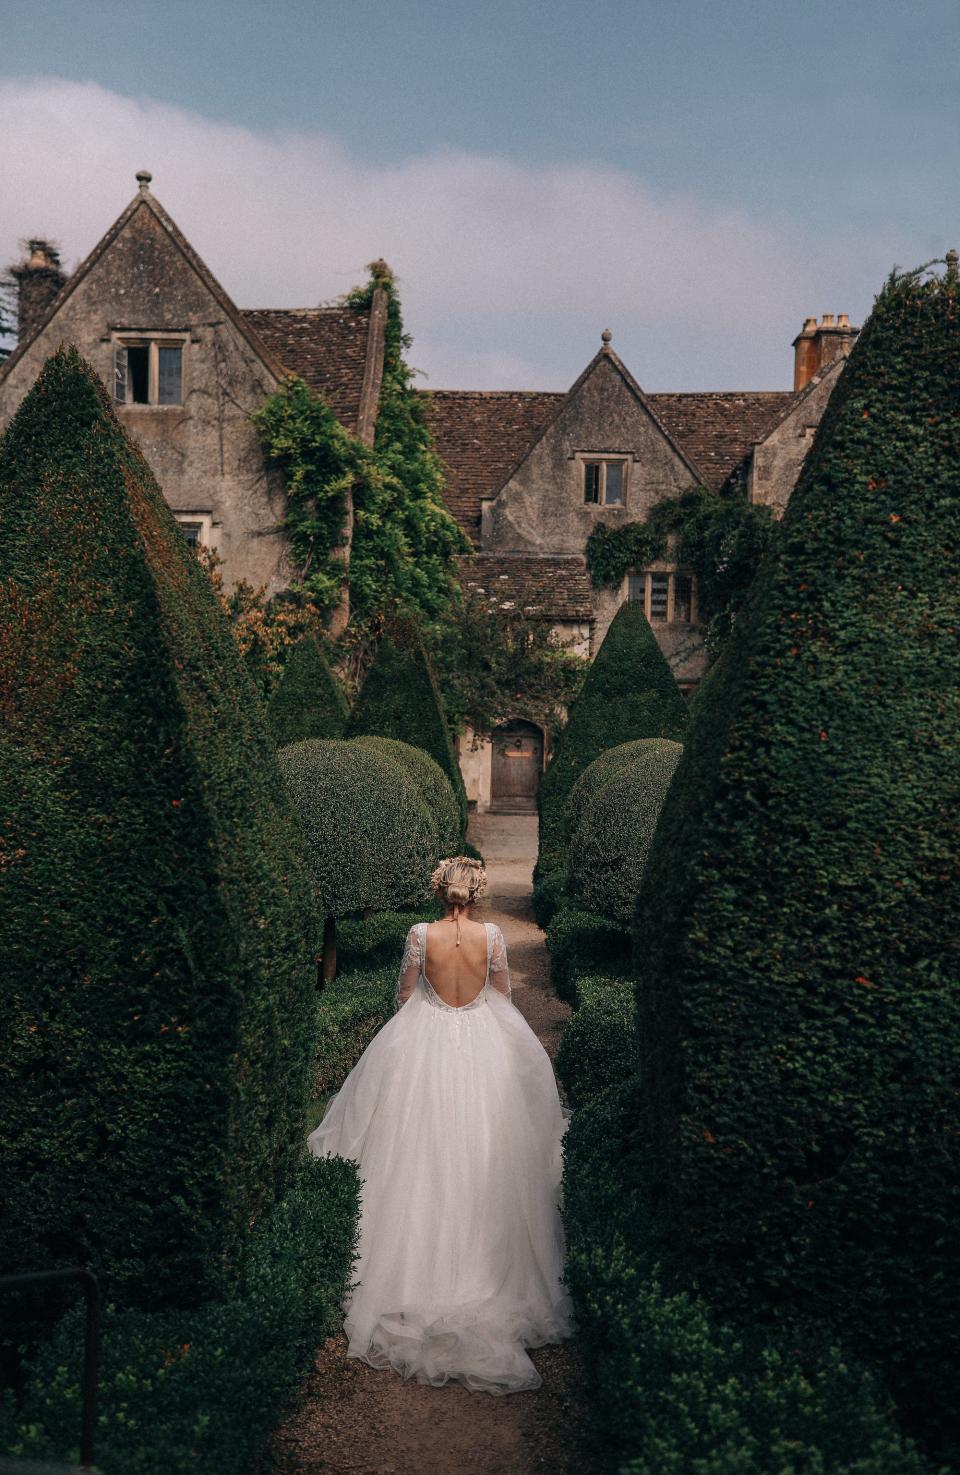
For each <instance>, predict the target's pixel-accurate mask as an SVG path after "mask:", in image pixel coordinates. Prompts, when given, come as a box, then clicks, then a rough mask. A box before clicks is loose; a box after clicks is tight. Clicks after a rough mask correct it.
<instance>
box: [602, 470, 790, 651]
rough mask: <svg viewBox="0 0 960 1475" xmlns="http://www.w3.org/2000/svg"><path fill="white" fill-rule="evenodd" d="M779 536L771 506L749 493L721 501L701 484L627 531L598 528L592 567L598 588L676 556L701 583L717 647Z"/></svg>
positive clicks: (701, 601) (704, 613)
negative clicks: (660, 560) (759, 567)
mask: <svg viewBox="0 0 960 1475" xmlns="http://www.w3.org/2000/svg"><path fill="white" fill-rule="evenodd" d="M775 531H776V524H775V523H774V522H773V519H772V516H771V512H770V508H769V507H765V506H760V505H757V504H755V503H753V502H749V501H748V500H747V498H746V495H745V494H744V493H743V492H741V491H734V492H732V493H730V494H729V495H727V496H718V495H717V493H716V492H709V491H707V490H706V489H705V488H704V487H694V488H692V489H691V490H690V491H688V492H684V493H683V494H682V496H680V497H676V498H671V499H670V500H668V501H665V502H660V503H658V505H657V506H656V507H654V508H653V510H652V511H651V513H650V515H649V516H648V518H647V520H646V522H642V523H639V522H631V523H626V524H625V525H624V526H623V527H621V528H608V527H606V526H605V525H604V524H603V523H600V524H598V525H597V527H595V528H594V530H593V532H592V533H591V534H590V537H589V538H588V539H587V547H586V556H587V567H588V568H589V570H590V577H591V580H592V582H593V585H594V587H595V588H602V587H604V586H609V585H616V584H619V582H620V581H621V579H622V578H623V577H624V575H625V574H626V573H627V572H628V571H629V570H630V569H634V568H643V567H644V565H646V564H649V563H653V562H655V561H656V560H657V559H661V558H665V557H666V556H667V554H668V552H669V554H670V556H671V559H673V560H675V561H676V562H677V563H678V564H682V565H683V566H684V567H686V568H689V569H691V570H692V572H693V574H694V577H695V578H696V581H697V605H698V608H699V611H700V616H701V619H702V620H703V623H704V624H705V625H706V641H707V644H708V646H711V647H713V648H716V646H717V645H719V644H721V643H722V641H723V640H724V639H725V637H726V635H727V634H728V633H729V630H730V627H731V625H732V622H733V619H734V617H735V615H736V613H737V611H738V610H739V609H740V607H741V606H742V604H743V601H744V599H745V597H746V593H747V589H748V588H749V587H750V584H751V582H752V580H753V576H754V574H755V572H756V570H757V566H758V565H759V563H760V559H761V558H762V556H763V554H764V552H765V551H766V549H767V548H768V547H769V545H770V543H771V541H772V539H773V537H774V534H775Z"/></svg>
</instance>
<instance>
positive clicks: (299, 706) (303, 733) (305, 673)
mask: <svg viewBox="0 0 960 1475" xmlns="http://www.w3.org/2000/svg"><path fill="white" fill-rule="evenodd" d="M349 715H350V708H349V707H348V705H347V699H346V697H345V696H344V693H343V688H342V686H341V685H340V683H339V681H338V680H337V678H336V677H335V676H334V674H333V672H332V671H331V670H330V667H329V665H328V663H327V658H326V656H325V655H324V653H323V649H322V647H321V645H320V642H319V641H318V640H317V638H316V636H314V635H304V636H303V637H302V638H301V639H300V640H298V641H297V643H296V645H295V646H294V648H293V650H292V651H291V652H290V654H289V655H288V656H287V660H286V664H285V665H284V668H283V671H282V673H281V676H280V680H279V682H278V683H277V686H276V689H275V691H274V693H273V695H272V696H271V698H270V702H269V705H268V707H267V717H268V719H269V722H270V730H271V731H272V733H273V738H274V742H275V743H276V745H277V747H278V748H283V747H286V745H287V744H288V743H300V742H303V741H304V740H305V739H306V738H338V737H340V736H341V735H342V733H343V729H344V727H345V726H346V723H347V718H348V717H349Z"/></svg>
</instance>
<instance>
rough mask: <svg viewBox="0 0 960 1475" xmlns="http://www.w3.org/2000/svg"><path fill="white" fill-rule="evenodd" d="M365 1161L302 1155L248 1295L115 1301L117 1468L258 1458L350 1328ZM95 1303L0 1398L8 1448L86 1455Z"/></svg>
mask: <svg viewBox="0 0 960 1475" xmlns="http://www.w3.org/2000/svg"><path fill="white" fill-rule="evenodd" d="M359 1189H360V1184H359V1179H358V1175H357V1169H356V1165H355V1164H354V1163H353V1162H349V1161H347V1160H345V1159H344V1158H323V1159H319V1158H309V1160H307V1159H306V1157H305V1156H304V1157H303V1158H301V1160H300V1163H299V1164H298V1169H297V1173H296V1177H295V1178H294V1184H293V1187H292V1188H291V1190H290V1192H289V1193H288V1194H287V1196H286V1198H285V1199H284V1200H283V1201H282V1202H281V1203H279V1204H277V1205H275V1206H274V1207H273V1209H272V1210H270V1211H269V1212H268V1213H267V1215H265V1218H264V1220H263V1221H261V1223H260V1224H258V1225H257V1227H256V1228H255V1229H254V1232H253V1235H252V1237H251V1241H250V1244H249V1249H248V1257H247V1263H246V1265H245V1267H244V1270H243V1274H242V1278H241V1281H240V1285H239V1290H238V1294H237V1295H236V1296H235V1297H233V1298H232V1299H230V1300H227V1301H220V1302H214V1303H209V1304H207V1305H206V1306H203V1307H201V1308H199V1309H193V1310H189V1311H140V1310H133V1309H121V1308H120V1307H118V1306H117V1305H116V1304H114V1303H111V1304H109V1305H108V1306H107V1307H106V1308H105V1310H104V1315H103V1319H102V1329H101V1340H100V1369H99V1371H100V1379H99V1390H98V1426H97V1449H96V1455H97V1468H98V1469H99V1470H102V1471H103V1475H157V1471H161V1470H162V1471H163V1472H164V1475H187V1472H190V1475H222V1472H223V1471H226V1470H231V1471H238V1472H239V1471H243V1470H249V1469H251V1468H252V1467H253V1464H254V1461H256V1460H257V1459H258V1457H259V1456H260V1455H261V1454H262V1453H263V1451H264V1450H265V1448H266V1446H267V1444H268V1442H269V1439H270V1436H271V1434H272V1432H273V1430H274V1428H275V1427H276V1424H277V1421H278V1419H279V1418H280V1416H281V1414H282V1412H283V1411H284V1409H285V1407H286V1406H287V1405H288V1404H289V1403H290V1401H291V1399H292V1398H293V1397H294V1395H295V1394H296V1391H297V1387H298V1385H299V1382H300V1380H301V1378H302V1377H303V1375H304V1374H305V1373H306V1372H307V1371H308V1369H309V1368H310V1366H311V1364H312V1361H313V1357H314V1353H315V1349H316V1346H317V1343H318V1342H320V1341H322V1340H323V1339H324V1338H325V1337H327V1336H329V1335H330V1334H331V1333H333V1332H335V1331H337V1330H338V1329H339V1326H340V1321H341V1315H342V1312H341V1302H342V1299H343V1297H344V1294H345V1292H346V1290H347V1286H348V1283H349V1280H350V1275H351V1269H352V1265H353V1260H354V1257H355V1251H356V1243H357V1231H358V1220H359V1208H360V1205H359ZM83 1325H84V1318H83V1307H82V1305H77V1306H76V1307H75V1308H73V1309H72V1310H71V1311H70V1312H69V1313H68V1314H67V1315H66V1317H65V1318H64V1319H63V1320H62V1322H60V1324H59V1325H58V1327H57V1328H56V1330H55V1332H54V1334H53V1336H52V1337H51V1338H50V1339H49V1340H48V1342H47V1343H46V1344H45V1345H44V1346H43V1347H42V1348H41V1349H40V1351H39V1353H38V1354H37V1356H36V1358H35V1360H34V1362H33V1366H32V1368H31V1376H30V1379H29V1382H28V1385H27V1389H26V1394H25V1397H24V1400H23V1405H22V1407H21V1408H20V1409H19V1410H17V1409H16V1407H15V1406H14V1401H13V1398H12V1395H9V1394H8V1395H7V1397H6V1399H5V1402H3V1403H2V1404H0V1447H2V1448H4V1449H5V1450H7V1452H8V1453H10V1454H13V1455H17V1456H19V1457H21V1458H26V1459H35V1460H39V1459H45V1460H50V1459H58V1460H70V1461H72V1462H76V1461H77V1460H78V1458H79V1449H78V1435H79V1430H80V1405H81V1389H80V1383H81V1378H80V1373H81V1363H82V1350H83Z"/></svg>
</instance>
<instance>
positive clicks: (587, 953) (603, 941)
mask: <svg viewBox="0 0 960 1475" xmlns="http://www.w3.org/2000/svg"><path fill="white" fill-rule="evenodd" d="M547 952H548V954H549V956H550V977H551V979H552V980H553V986H554V988H555V989H556V991H557V993H558V994H559V995H560V997H561V998H562V999H567V1000H568V1001H569V1002H570V1003H571V1004H573V1005H574V1007H576V1004H577V979H578V977H579V976H580V975H581V974H597V973H606V974H610V975H611V976H620V975H622V976H624V977H626V976H628V975H629V972H630V953H631V939H630V930H629V928H627V927H622V926H621V925H620V924H619V923H618V922H614V921H611V919H610V918H609V917H601V916H597V915H595V914H594V913H591V912H584V911H581V910H580V909H579V908H578V907H575V906H573V905H572V904H569V905H567V906H563V907H561V908H560V910H559V911H558V912H556V913H555V915H554V917H553V920H552V922H551V923H550V925H549V927H548V928H547Z"/></svg>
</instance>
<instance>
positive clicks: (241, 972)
mask: <svg viewBox="0 0 960 1475" xmlns="http://www.w3.org/2000/svg"><path fill="white" fill-rule="evenodd" d="M0 716H2V727H0V815H2V820H0V826H2V828H0V849H2V852H3V861H2V865H0V872H2V900H0V955H2V957H3V969H4V979H5V985H4V988H3V991H2V995H0V1037H2V1039H3V1048H2V1050H0V1118H2V1121H3V1131H2V1133H0V1268H2V1269H3V1270H7V1271H9V1270H20V1269H40V1268H44V1267H46V1266H54V1265H58V1264H74V1263H77V1262H81V1263H82V1262H89V1263H90V1264H91V1265H92V1266H93V1268H94V1269H95V1270H96V1272H97V1274H98V1275H99V1276H100V1277H101V1280H102V1282H103V1284H104V1287H105V1289H106V1291H107V1293H108V1294H110V1295H113V1294H115V1293H117V1292H118V1291H121V1292H122V1293H123V1295H124V1298H125V1300H126V1301H127V1302H128V1303H129V1302H135V1301H139V1302H140V1303H141V1304H142V1305H144V1306H151V1305H158V1304H164V1305H175V1304H178V1303H180V1304H182V1303H184V1302H193V1301H199V1300H201V1299H203V1298H204V1297H206V1296H207V1295H209V1294H213V1293H217V1292H220V1291H222V1290H224V1289H225V1288H227V1287H229V1286H230V1285H231V1284H232V1283H233V1281H234V1279H235V1276H236V1271H237V1266H238V1264H239V1261H240V1257H241V1252H242V1250H243V1246H244V1244H245V1241H246V1239H247V1235H248V1226H249V1224H250V1221H251V1219H253V1218H255V1217H256V1216H258V1215H259V1214H260V1213H261V1212H262V1211H264V1210H265V1209H266V1208H268V1207H269V1205H270V1204H272V1203H273V1202H274V1201H275V1199H276V1198H278V1197H279V1196H280V1195H282V1194H283V1192H284V1191H285V1189H286V1186H287V1184H288V1181H289V1180H290V1175H291V1173H292V1171H293V1164H294V1162H295V1156H296V1154H297V1153H298V1152H299V1151H300V1148H301V1145H302V1144H301V1143H300V1141H299V1136H300V1125H301V1122H302V1118H303V1111H304V1104H305V1100H306V1094H307V1088H308V1083H309V1073H310V1068H311V1062H312V1057H313V1038H312V1030H313V1019H314V1009H313V981H314V973H313V968H312V966H311V964H312V959H313V957H314V954H315V952H316V946H317V937H316V932H317V924H318V918H317V915H316V913H315V908H314V901H313V889H312V886H311V884H310V878H309V876H308V873H307V870H306V866H305V864H304V862H303V859H302V852H301V846H300V840H299V836H298V834H297V829H296V823H295V819H294V816H293V813H292V810H291V807H290V803H289V800H288V798H287V796H286V793H285V791H284V787H283V783H282V780H281V777H280V773H279V770H278V768H277V763H276V758H275V755H274V750H273V744H272V742H271V740H270V736H269V733H268V731H267V729H266V726H265V723H264V720H263V717H262V714H261V710H260V706H259V702H258V699H257V697H256V693H255V691H254V688H253V686H252V684H251V681H250V677H249V675H248V674H247V673H246V671H245V670H244V669H243V667H242V664H241V661H240V657H239V655H238V653H237V649H236V646H235V644H234V640H233V635H232V633H231V631H230V628H229V625H228V623H227V621H226V619H225V618H224V616H223V615H222V613H221V611H220V609H219V608H218V606H217V602H216V599H215V596H214V594H213V591H212V589H211V586H210V582H209V580H208V579H207V577H206V575H205V574H204V573H203V571H202V570H201V568H200V567H199V565H198V563H197V561H196V559H195V557H194V555H193V554H192V553H191V551H190V550H189V549H188V548H187V546H186V544H185V543H184V541H183V537H182V534H181V532H180V529H179V528H178V526H177V523H176V521H175V519H174V517H173V514H172V513H171V511H170V509H169V507H168V506H167V504H166V502H165V501H164V498H163V495H162V493H161V491H160V488H159V487H158V486H157V483H156V481H155V480H154V477H153V475H152V473H151V471H150V469H149V467H148V466H147V463H146V462H145V460H144V459H143V457H142V455H141V454H140V452H139V451H138V450H137V449H136V448H135V447H134V446H133V445H132V443H131V442H130V441H129V440H128V439H127V437H126V435H125V434H124V432H123V430H122V429H121V427H120V425H119V424H118V422H117V420H116V418H115V415H114V412H113V408H112V406H111V403H110V401H109V399H108V397H107V394H106V392H105V390H104V388H103V385H102V384H101V381H100V380H99V378H98V377H97V375H96V374H95V373H94V371H93V370H92V369H91V368H90V367H89V365H87V364H86V363H85V362H84V361H83V360H82V359H81V358H80V356H79V355H78V354H77V353H76V351H75V350H73V349H70V350H65V351H60V352H58V353H57V354H55V355H54V356H53V357H52V358H51V359H50V360H48V362H47V364H46V366H45V367H44V369H43V371H42V372H41V374H40V377H39V378H38V380H37V382H36V384H35V386H34V388H33V389H32V390H31V392H30V393H29V394H28V395H27V397H26V399H25V400H24V401H23V404H22V405H21V407H20V410H19V412H18V413H17V415H16V417H15V419H14V420H13V422H12V423H11V425H10V426H9V428H8V430H7V432H6V434H5V436H4V437H3V439H2V441H0Z"/></svg>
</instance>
